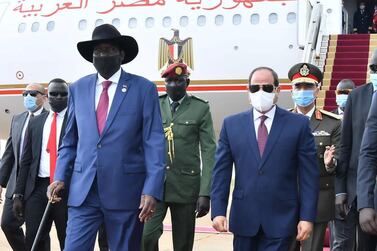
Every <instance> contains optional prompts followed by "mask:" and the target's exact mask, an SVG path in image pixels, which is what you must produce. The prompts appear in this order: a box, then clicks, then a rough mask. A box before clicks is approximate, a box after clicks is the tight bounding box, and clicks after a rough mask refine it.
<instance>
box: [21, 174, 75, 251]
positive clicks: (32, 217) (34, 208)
mask: <svg viewBox="0 0 377 251" xmlns="http://www.w3.org/2000/svg"><path fill="white" fill-rule="evenodd" d="M49 184H50V178H37V180H36V184H35V188H34V191H33V193H32V194H31V196H30V197H29V198H28V199H27V201H26V202H25V223H26V239H25V242H26V250H31V248H32V246H33V242H34V239H35V236H36V234H37V231H38V228H39V225H40V223H41V220H42V217H43V213H44V211H45V209H46V206H47V203H48V199H47V196H46V191H47V187H48V185H49ZM61 197H62V201H60V202H59V203H56V204H53V205H52V207H51V210H50V213H49V215H48V218H47V222H46V225H45V226H44V227H43V229H42V232H41V238H40V241H39V242H38V246H37V249H36V250H38V251H50V237H49V233H50V230H51V227H52V222H54V223H55V227H56V232H57V235H58V239H59V244H60V249H61V250H63V249H64V242H65V236H66V228H67V219H68V209H67V196H66V193H64V194H62V195H61Z"/></svg>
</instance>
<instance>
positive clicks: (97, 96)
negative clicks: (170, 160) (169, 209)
mask: <svg viewBox="0 0 377 251" xmlns="http://www.w3.org/2000/svg"><path fill="white" fill-rule="evenodd" d="M77 48H78V50H79V52H80V54H81V55H82V56H83V57H84V58H85V59H86V60H87V61H89V62H92V63H93V65H94V67H95V68H96V70H97V72H98V74H91V75H88V76H86V77H83V78H81V79H79V80H78V81H76V82H75V83H73V84H72V85H70V88H69V91H70V97H69V104H68V119H67V127H66V134H65V137H64V139H63V144H62V146H61V147H60V149H59V157H58V161H57V166H56V172H55V181H54V182H53V183H52V184H51V185H50V187H49V191H48V195H49V197H50V198H52V199H53V200H54V201H59V200H60V198H59V192H60V191H61V190H62V189H64V188H65V186H68V183H67V182H68V181H69V180H70V184H69V196H68V207H69V208H68V225H67V237H66V242H65V249H64V250H65V251H77V250H80V251H87V250H93V247H94V243H95V238H96V232H97V230H98V228H99V227H100V225H101V224H102V223H103V222H104V224H105V228H106V232H107V236H108V242H109V248H110V250H113V251H139V250H140V244H141V235H142V230H143V222H145V221H147V220H148V219H149V218H150V217H151V216H152V215H153V213H154V210H155V206H156V200H161V199H162V195H163V184H164V177H165V172H164V163H165V159H164V158H165V139H164V132H163V128H162V121H161V113H160V108H159V101H158V94H157V88H156V86H155V84H153V83H152V82H150V81H148V80H147V79H145V78H142V77H140V76H136V75H133V74H130V73H126V72H125V71H123V70H122V68H121V65H122V64H125V63H128V62H130V61H132V60H133V59H134V58H135V57H136V55H137V53H138V45H137V42H136V40H135V39H134V38H132V37H130V36H122V35H121V34H120V33H119V31H118V30H117V29H116V28H115V27H114V26H112V25H109V24H104V25H101V26H98V27H96V28H95V29H94V31H93V35H92V40H90V41H84V42H80V43H78V44H77ZM71 165H72V166H73V168H70V166H71Z"/></svg>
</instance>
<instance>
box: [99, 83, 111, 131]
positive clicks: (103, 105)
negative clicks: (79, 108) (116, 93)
mask: <svg viewBox="0 0 377 251" xmlns="http://www.w3.org/2000/svg"><path fill="white" fill-rule="evenodd" d="M111 83H112V82H111V81H103V82H102V93H101V96H100V98H99V102H98V106H97V126H98V132H99V135H101V134H102V131H103V129H104V128H105V123H106V118H107V110H108V109H109V94H108V93H107V90H108V89H109V87H110V85H111Z"/></svg>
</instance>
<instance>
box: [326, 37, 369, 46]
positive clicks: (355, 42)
mask: <svg viewBox="0 0 377 251" xmlns="http://www.w3.org/2000/svg"><path fill="white" fill-rule="evenodd" d="M369 41H370V40H369V39H366V40H358V39H349V40H331V41H330V46H369Z"/></svg>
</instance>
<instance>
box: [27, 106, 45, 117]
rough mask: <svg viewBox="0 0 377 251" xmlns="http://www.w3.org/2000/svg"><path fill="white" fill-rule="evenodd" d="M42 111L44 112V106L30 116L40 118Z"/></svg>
mask: <svg viewBox="0 0 377 251" xmlns="http://www.w3.org/2000/svg"><path fill="white" fill-rule="evenodd" d="M42 111H43V106H42V107H41V108H39V109H38V110H37V111H36V112H29V115H30V114H33V115H34V116H38V115H40V114H41V113H42Z"/></svg>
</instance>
